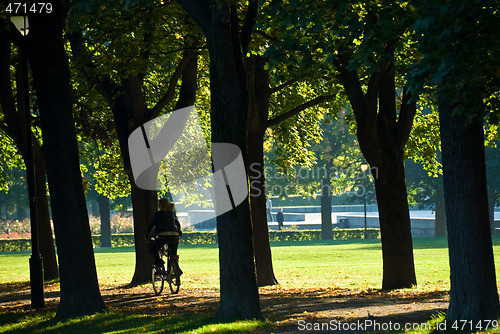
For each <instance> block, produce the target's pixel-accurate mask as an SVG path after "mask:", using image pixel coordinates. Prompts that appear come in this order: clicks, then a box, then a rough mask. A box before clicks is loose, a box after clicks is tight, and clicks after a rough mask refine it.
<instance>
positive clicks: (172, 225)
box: [144, 198, 182, 272]
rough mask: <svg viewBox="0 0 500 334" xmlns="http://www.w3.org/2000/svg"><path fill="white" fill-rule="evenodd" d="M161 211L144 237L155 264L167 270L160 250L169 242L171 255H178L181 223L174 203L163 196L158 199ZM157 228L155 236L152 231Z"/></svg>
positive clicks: (156, 213)
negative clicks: (159, 252)
mask: <svg viewBox="0 0 500 334" xmlns="http://www.w3.org/2000/svg"><path fill="white" fill-rule="evenodd" d="M158 208H159V209H160V210H159V211H157V212H155V214H154V216H153V218H152V219H151V222H150V223H149V225H148V227H147V228H146V233H145V234H144V237H145V238H146V240H147V241H148V250H149V252H150V253H152V254H153V260H154V264H155V266H156V267H157V268H163V272H165V267H164V266H163V265H164V264H165V261H163V260H162V259H161V258H160V255H159V254H158V251H159V250H160V249H161V248H162V247H163V246H164V245H166V244H168V252H169V256H177V248H178V246H179V237H180V236H182V232H181V225H180V224H179V221H178V220H177V218H176V215H175V212H174V203H171V202H170V201H169V200H168V199H166V198H162V199H160V200H159V201H158ZM153 228H155V232H154V236H151V232H152V231H153Z"/></svg>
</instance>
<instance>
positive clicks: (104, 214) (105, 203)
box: [97, 195, 111, 247]
mask: <svg viewBox="0 0 500 334" xmlns="http://www.w3.org/2000/svg"><path fill="white" fill-rule="evenodd" d="M98 196H99V197H98V198H97V202H98V203H99V216H100V217H101V247H111V219H110V212H109V198H107V197H106V196H103V195H98Z"/></svg>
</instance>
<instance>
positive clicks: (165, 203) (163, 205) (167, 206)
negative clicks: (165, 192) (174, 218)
mask: <svg viewBox="0 0 500 334" xmlns="http://www.w3.org/2000/svg"><path fill="white" fill-rule="evenodd" d="M158 207H159V208H160V210H161V211H173V210H174V203H171V202H170V201H169V200H168V199H166V198H162V199H160V200H159V201H158Z"/></svg>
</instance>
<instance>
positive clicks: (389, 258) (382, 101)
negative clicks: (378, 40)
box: [337, 41, 416, 290]
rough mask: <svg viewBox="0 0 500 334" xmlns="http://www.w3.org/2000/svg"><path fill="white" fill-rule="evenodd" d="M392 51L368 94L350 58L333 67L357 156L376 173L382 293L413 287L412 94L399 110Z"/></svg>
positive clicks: (389, 47)
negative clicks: (408, 180) (408, 153)
mask: <svg viewBox="0 0 500 334" xmlns="http://www.w3.org/2000/svg"><path fill="white" fill-rule="evenodd" d="M395 47H396V46H395V44H394V41H392V42H390V43H389V44H388V45H386V53H385V60H383V61H382V62H381V63H380V64H379V70H378V71H376V72H375V73H373V74H372V75H371V77H370V80H369V83H368V86H369V87H368V88H367V90H366V93H364V92H363V88H362V87H361V82H360V78H359V77H358V74H357V72H356V71H353V70H349V69H348V68H349V62H350V59H349V55H348V54H346V55H341V56H339V60H340V65H337V66H338V69H339V70H340V79H341V81H342V84H343V86H344V88H345V90H346V92H347V94H348V96H349V101H350V104H351V106H352V108H353V111H354V115H355V117H356V125H357V136H358V141H359V145H360V148H361V151H362V152H363V155H364V157H365V158H366V160H367V161H368V163H369V164H370V165H371V167H376V168H377V169H376V170H375V175H374V178H375V191H376V194H377V201H378V207H379V219H380V233H381V237H382V251H383V260H384V270H383V271H384V277H383V283H382V288H383V289H384V290H389V289H399V288H410V287H412V286H413V285H415V284H416V277H415V269H414V262H413V246H412V239H411V227H410V218H409V213H408V200H407V194H406V184H405V174H404V164H403V152H404V147H405V145H406V143H407V141H408V138H409V135H410V132H411V129H412V124H413V118H414V116H415V112H416V105H415V103H413V102H410V101H411V95H410V94H409V91H408V89H406V88H405V89H404V90H403V94H402V101H401V105H400V108H399V111H398V110H397V109H396V108H397V106H396V98H395V96H396V84H395V72H396V71H395V68H394V50H395ZM372 174H374V173H373V170H372ZM377 174H378V175H377Z"/></svg>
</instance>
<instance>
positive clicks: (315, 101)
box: [266, 95, 335, 128]
mask: <svg viewBox="0 0 500 334" xmlns="http://www.w3.org/2000/svg"><path fill="white" fill-rule="evenodd" d="M333 97H335V95H324V96H318V97H316V98H314V99H312V100H309V101H307V102H305V103H303V104H301V105H299V106H297V107H295V108H293V109H292V110H289V111H287V112H286V113H284V114H282V115H279V116H277V117H275V118H273V119H270V120H268V121H267V123H266V128H269V127H272V126H275V125H277V124H279V123H281V122H283V121H286V120H287V119H289V118H290V117H293V116H295V115H297V114H298V113H300V112H301V111H303V110H306V109H307V108H311V107H314V106H315V105H318V104H320V103H322V102H324V101H328V100H329V99H331V98H333Z"/></svg>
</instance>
